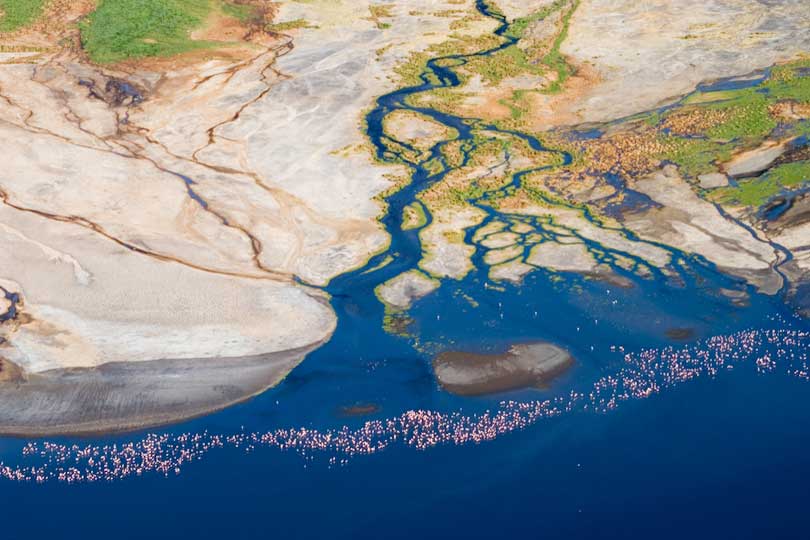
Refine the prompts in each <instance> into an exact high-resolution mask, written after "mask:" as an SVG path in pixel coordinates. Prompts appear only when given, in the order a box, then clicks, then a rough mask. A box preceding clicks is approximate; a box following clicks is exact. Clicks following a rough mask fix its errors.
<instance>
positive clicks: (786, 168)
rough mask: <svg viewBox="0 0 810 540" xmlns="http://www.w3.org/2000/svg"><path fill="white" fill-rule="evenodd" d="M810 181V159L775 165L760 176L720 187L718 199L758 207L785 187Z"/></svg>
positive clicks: (717, 194)
mask: <svg viewBox="0 0 810 540" xmlns="http://www.w3.org/2000/svg"><path fill="white" fill-rule="evenodd" d="M808 182H810V161H797V162H795V163H786V164H784V165H780V166H778V167H774V168H773V169H772V170H770V171H768V173H766V174H764V175H762V176H761V177H759V178H752V179H751V180H745V181H742V182H740V183H739V185H737V186H735V187H727V188H722V189H719V190H717V191H716V192H715V194H714V195H715V197H716V200H717V201H718V202H720V203H723V204H733V205H737V206H749V207H755V208H758V207H760V206H762V205H763V204H765V203H766V202H768V201H769V200H770V199H771V198H772V197H773V196H774V195H778V194H779V193H781V192H782V191H784V190H785V189H791V188H795V187H799V186H802V185H804V184H806V183H808Z"/></svg>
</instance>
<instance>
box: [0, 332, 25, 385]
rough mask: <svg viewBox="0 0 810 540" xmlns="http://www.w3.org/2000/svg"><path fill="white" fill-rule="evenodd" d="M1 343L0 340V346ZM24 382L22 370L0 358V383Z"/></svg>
mask: <svg viewBox="0 0 810 540" xmlns="http://www.w3.org/2000/svg"><path fill="white" fill-rule="evenodd" d="M2 343H3V341H2V339H0V345H2ZM23 380H25V377H24V373H23V370H22V369H20V367H19V366H18V365H16V364H14V363H12V362H10V361H9V360H7V359H6V358H3V357H2V356H0V383H16V382H21V381H23Z"/></svg>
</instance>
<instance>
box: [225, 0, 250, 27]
mask: <svg viewBox="0 0 810 540" xmlns="http://www.w3.org/2000/svg"><path fill="white" fill-rule="evenodd" d="M222 13H224V14H225V15H227V16H229V17H233V18H235V19H239V20H240V21H241V22H243V23H246V22H249V21H250V19H251V18H253V16H254V15H256V8H255V7H254V6H251V5H248V4H234V3H231V2H224V3H223V4H222Z"/></svg>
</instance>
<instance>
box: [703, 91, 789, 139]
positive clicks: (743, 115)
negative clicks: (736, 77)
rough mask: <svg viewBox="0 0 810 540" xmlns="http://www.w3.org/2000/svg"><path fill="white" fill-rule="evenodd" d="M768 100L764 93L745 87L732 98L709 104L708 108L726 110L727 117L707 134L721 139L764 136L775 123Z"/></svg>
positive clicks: (758, 137)
mask: <svg viewBox="0 0 810 540" xmlns="http://www.w3.org/2000/svg"><path fill="white" fill-rule="evenodd" d="M770 101H771V100H769V99H768V97H766V95H765V94H763V93H761V92H757V91H756V90H755V89H747V90H743V91H740V92H739V94H738V96H737V97H736V98H735V99H733V100H730V101H727V102H722V103H716V104H711V105H709V106H708V107H709V108H710V109H721V110H727V111H728V113H729V119H728V120H726V121H724V122H723V123H722V124H720V125H718V126H716V127H714V128H712V129H710V130H709V131H708V132H707V135H708V136H709V137H712V138H714V139H722V140H733V139H760V138H762V137H765V136H766V135H768V134H769V133H770V132H771V131H773V130H774V128H776V125H777V123H776V120H774V118H773V117H772V116H771V114H770V112H769V110H768V106H769V104H770Z"/></svg>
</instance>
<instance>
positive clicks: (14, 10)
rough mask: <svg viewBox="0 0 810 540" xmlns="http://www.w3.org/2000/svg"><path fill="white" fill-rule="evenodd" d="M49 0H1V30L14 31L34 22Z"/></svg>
mask: <svg viewBox="0 0 810 540" xmlns="http://www.w3.org/2000/svg"><path fill="white" fill-rule="evenodd" d="M46 1H47V0H0V12H2V15H0V32H13V31H14V30H17V29H19V28H22V27H24V26H28V25H29V24H31V23H32V22H34V21H35V20H36V19H37V17H39V16H40V14H41V13H42V8H43V7H45V2H46Z"/></svg>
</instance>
